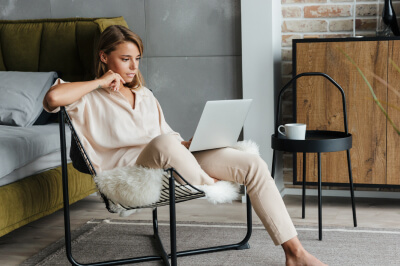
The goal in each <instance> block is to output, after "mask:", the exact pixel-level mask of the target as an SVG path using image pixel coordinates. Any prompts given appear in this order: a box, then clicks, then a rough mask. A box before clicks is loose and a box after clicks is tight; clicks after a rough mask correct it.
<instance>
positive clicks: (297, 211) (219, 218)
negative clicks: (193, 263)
mask: <svg viewBox="0 0 400 266" xmlns="http://www.w3.org/2000/svg"><path fill="white" fill-rule="evenodd" d="M284 201H285V203H286V206H287V209H288V211H289V214H290V216H291V217H292V219H293V222H294V224H295V225H296V226H299V225H315V226H316V225H317V224H318V218H317V216H318V209H317V199H316V197H308V198H307V208H306V219H301V197H300V196H285V198H284ZM177 206H178V207H177V220H178V221H198V222H220V223H245V221H246V215H245V204H242V203H240V202H234V203H233V204H221V205H210V204H209V203H208V202H207V201H206V200H204V199H198V200H194V201H190V202H185V203H181V204H178V205H177ZM158 217H159V220H160V221H165V220H168V208H167V207H163V208H160V209H159V215H158ZM93 218H96V219H105V218H113V219H128V220H150V219H151V211H150V210H143V211H142V212H140V213H136V214H133V215H131V216H129V217H124V218H121V217H119V216H117V215H114V214H111V213H108V212H107V210H106V209H105V207H104V204H103V203H101V202H100V200H99V198H98V197H96V196H89V197H87V198H85V199H83V200H81V201H79V202H77V203H75V204H73V205H72V206H71V227H72V229H74V228H77V227H79V226H81V225H82V224H84V223H86V222H87V221H89V220H90V219H93ZM357 218H358V227H359V228H363V227H368V228H388V229H389V228H396V229H400V223H399V221H400V200H399V199H365V198H364V199H357ZM253 221H254V223H256V224H260V223H261V222H260V220H259V219H258V217H257V216H256V215H255V214H254V216H253ZM323 225H324V226H340V227H352V226H353V222H352V212H351V204H350V199H348V198H335V197H324V198H323ZM63 235H64V227H63V213H62V211H57V212H56V213H54V214H52V215H49V216H47V217H44V218H42V219H40V220H38V221H35V222H32V223H30V224H28V225H26V226H24V227H22V228H19V229H17V230H15V231H13V232H11V233H9V234H7V235H5V236H3V237H1V238H0V265H7V266H12V265H19V264H20V263H21V262H22V261H24V260H25V259H27V258H29V257H30V256H32V255H34V254H36V253H37V252H39V251H40V250H41V249H43V248H44V247H46V246H47V245H49V244H51V243H53V242H55V241H56V240H58V239H59V238H61V237H63ZM316 238H317V235H316Z"/></svg>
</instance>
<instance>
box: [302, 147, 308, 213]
mask: <svg viewBox="0 0 400 266" xmlns="http://www.w3.org/2000/svg"><path fill="white" fill-rule="evenodd" d="M306 159H307V156H306V153H305V152H303V193H302V205H301V218H302V219H304V218H305V217H306V174H307V171H306V166H307V162H306Z"/></svg>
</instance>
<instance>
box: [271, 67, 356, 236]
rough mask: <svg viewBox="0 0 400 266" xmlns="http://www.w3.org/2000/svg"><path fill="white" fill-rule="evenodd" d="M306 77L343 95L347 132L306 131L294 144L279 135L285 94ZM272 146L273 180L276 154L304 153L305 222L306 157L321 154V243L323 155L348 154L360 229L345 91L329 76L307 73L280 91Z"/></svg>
mask: <svg viewBox="0 0 400 266" xmlns="http://www.w3.org/2000/svg"><path fill="white" fill-rule="evenodd" d="M304 76H322V77H324V78H326V79H328V80H329V81H330V82H331V83H332V84H333V85H335V87H336V88H337V89H339V91H340V93H341V95H342V103H343V114H344V132H339V131H324V130H307V131H306V138H305V140H292V139H286V138H284V137H282V136H281V135H280V134H279V133H278V126H279V123H280V110H281V100H282V95H283V93H284V92H285V91H286V90H287V89H288V88H289V86H290V85H291V84H292V83H293V82H294V81H296V80H297V79H298V78H300V77H304ZM271 146H272V149H273V150H274V152H273V160H272V171H271V173H272V176H275V163H276V158H275V151H276V150H278V151H286V152H293V153H297V152H302V153H303V183H302V186H303V187H302V218H303V219H304V218H305V194H306V189H305V186H306V153H317V154H318V227H319V240H322V198H321V197H322V194H321V183H322V181H321V153H322V152H335V151H344V150H346V151H347V164H348V170H349V186H350V195H351V203H352V211H353V223H354V227H357V218H356V207H355V203H354V189H353V176H352V172H351V160H350V148H351V147H352V135H351V134H350V133H348V128H347V111H346V98H345V95H344V91H343V89H342V88H341V87H340V86H339V84H337V83H336V81H334V80H333V79H332V78H331V77H330V76H328V75H327V74H325V73H319V72H306V73H301V74H298V75H296V76H295V77H293V78H292V79H291V80H290V81H289V82H288V83H287V84H286V85H285V86H284V87H283V88H282V90H281V91H280V93H279V97H278V106H277V112H276V120H275V134H274V135H272V136H271Z"/></svg>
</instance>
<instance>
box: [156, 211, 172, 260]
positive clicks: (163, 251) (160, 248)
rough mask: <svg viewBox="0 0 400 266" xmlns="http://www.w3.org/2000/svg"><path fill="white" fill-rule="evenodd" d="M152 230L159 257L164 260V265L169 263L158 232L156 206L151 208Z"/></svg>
mask: <svg viewBox="0 0 400 266" xmlns="http://www.w3.org/2000/svg"><path fill="white" fill-rule="evenodd" d="M153 231H154V236H153V237H154V239H155V240H156V241H157V244H158V248H159V250H160V253H161V258H162V260H163V262H164V265H170V264H169V260H168V254H167V252H166V251H165V248H164V245H163V243H162V241H161V238H160V235H159V234H158V218H157V208H154V209H153Z"/></svg>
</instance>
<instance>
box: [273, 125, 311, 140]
mask: <svg viewBox="0 0 400 266" xmlns="http://www.w3.org/2000/svg"><path fill="white" fill-rule="evenodd" d="M281 128H284V130H285V132H282V131H281ZM278 131H279V133H281V134H282V135H284V136H285V137H287V138H288V139H298V140H302V139H305V138H306V124H298V123H292V124H285V125H280V126H279V127H278Z"/></svg>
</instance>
